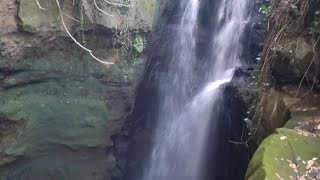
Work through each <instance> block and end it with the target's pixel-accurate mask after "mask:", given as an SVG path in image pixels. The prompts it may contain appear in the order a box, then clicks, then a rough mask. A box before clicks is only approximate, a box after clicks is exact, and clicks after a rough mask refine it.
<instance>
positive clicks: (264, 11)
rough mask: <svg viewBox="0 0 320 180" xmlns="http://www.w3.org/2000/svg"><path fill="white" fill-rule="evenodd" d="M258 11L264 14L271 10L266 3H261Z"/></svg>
mask: <svg viewBox="0 0 320 180" xmlns="http://www.w3.org/2000/svg"><path fill="white" fill-rule="evenodd" d="M259 12H262V13H263V14H265V15H269V14H270V12H271V6H269V5H268V6H267V5H262V6H261V7H260V9H259Z"/></svg>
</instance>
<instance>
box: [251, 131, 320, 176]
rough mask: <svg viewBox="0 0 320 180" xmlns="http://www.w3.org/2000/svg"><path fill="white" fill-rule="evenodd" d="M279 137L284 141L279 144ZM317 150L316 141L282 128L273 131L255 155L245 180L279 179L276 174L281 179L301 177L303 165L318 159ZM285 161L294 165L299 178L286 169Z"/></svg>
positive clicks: (319, 143)
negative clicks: (315, 158)
mask: <svg viewBox="0 0 320 180" xmlns="http://www.w3.org/2000/svg"><path fill="white" fill-rule="evenodd" d="M282 137H285V138H286V139H282V140H281V138H282ZM319 149H320V139H319V138H315V137H305V136H302V135H299V134H297V133H296V132H294V131H293V130H289V129H286V128H281V129H277V130H276V133H275V134H273V135H271V136H269V137H268V138H267V139H265V140H264V141H263V142H262V144H261V145H260V146H259V148H258V150H257V151H256V152H255V154H254V156H253V158H252V160H251V162H250V164H249V168H248V170H247V173H246V179H248V180H257V179H261V180H263V179H268V180H276V179H279V178H278V177H277V175H276V174H278V175H279V176H280V177H282V178H284V179H287V178H289V176H293V177H296V176H297V175H299V174H304V173H305V171H306V165H305V164H304V163H303V161H305V162H306V161H308V160H311V159H312V158H314V157H320V152H319ZM299 159H301V160H299ZM288 161H292V162H293V163H296V164H297V165H298V171H299V174H297V173H296V172H295V171H294V169H293V168H291V167H290V166H289V162H288ZM318 163H319V160H318Z"/></svg>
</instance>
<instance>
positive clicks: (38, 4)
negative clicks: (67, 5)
mask: <svg viewBox="0 0 320 180" xmlns="http://www.w3.org/2000/svg"><path fill="white" fill-rule="evenodd" d="M34 1H35V2H36V4H37V6H38V8H39V9H40V10H43V11H45V10H46V8H43V7H42V6H41V4H40V3H39V0H34Z"/></svg>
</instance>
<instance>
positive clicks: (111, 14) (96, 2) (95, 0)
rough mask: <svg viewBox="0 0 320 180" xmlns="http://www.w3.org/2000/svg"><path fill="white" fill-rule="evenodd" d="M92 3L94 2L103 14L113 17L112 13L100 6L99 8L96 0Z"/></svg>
mask: <svg viewBox="0 0 320 180" xmlns="http://www.w3.org/2000/svg"><path fill="white" fill-rule="evenodd" d="M93 3H94V5H95V6H96V8H97V9H98V10H99V11H100V12H102V13H103V14H105V15H107V16H111V17H113V15H112V14H109V13H107V12H105V11H104V10H102V9H101V8H99V6H98V5H97V2H96V0H93Z"/></svg>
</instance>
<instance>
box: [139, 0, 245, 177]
mask: <svg viewBox="0 0 320 180" xmlns="http://www.w3.org/2000/svg"><path fill="white" fill-rule="evenodd" d="M246 8H247V0H221V2H220V7H219V11H218V12H217V14H214V15H213V16H215V17H216V18H217V20H216V21H215V22H216V23H217V24H216V25H215V26H216V29H215V30H213V31H212V33H214V35H213V36H212V37H213V38H212V50H211V52H210V53H209V54H210V56H209V57H208V59H209V60H208V61H210V62H213V63H209V64H210V66H205V67H204V69H203V70H202V71H203V72H201V73H202V76H203V79H204V80H205V81H206V85H205V86H204V87H203V88H202V90H201V89H200V91H198V92H197V93H196V94H193V93H192V90H191V89H192V86H193V85H194V79H193V78H194V76H195V75H194V74H195V66H196V64H197V63H198V62H197V56H196V37H197V36H196V32H197V22H198V13H199V0H183V1H181V2H180V7H179V12H178V15H180V24H179V27H178V30H177V31H176V36H175V38H174V39H171V41H172V43H173V52H174V55H173V56H172V58H171V60H170V61H169V62H170V64H169V66H168V67H169V68H168V70H167V71H166V72H165V73H163V74H162V76H163V77H162V78H161V81H160V82H159V84H160V85H159V96H160V97H161V100H160V104H159V112H158V117H157V118H158V119H157V127H156V128H157V129H156V131H155V134H154V137H153V138H154V140H153V142H154V144H153V147H152V152H151V154H150V157H149V160H148V162H147V163H146V165H145V168H144V174H143V177H142V178H139V179H143V180H201V179H203V178H202V174H201V173H202V172H203V171H202V169H203V165H204V163H203V161H204V160H205V156H206V155H205V154H206V144H207V143H209V142H208V134H209V131H210V128H209V127H210V124H212V121H217V120H218V119H215V117H216V115H215V113H216V112H213V110H212V109H213V107H214V106H218V105H219V99H220V96H221V88H220V86H221V85H223V84H226V83H228V82H230V81H231V79H232V77H233V71H234V69H235V67H236V66H237V65H239V63H240V60H239V59H240V55H241V52H242V50H241V37H242V34H243V31H244V28H245V25H246V21H247V20H248V17H247V16H248V15H247V14H246ZM212 13H216V12H212ZM198 74H199V73H198ZM210 141H212V140H210Z"/></svg>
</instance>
